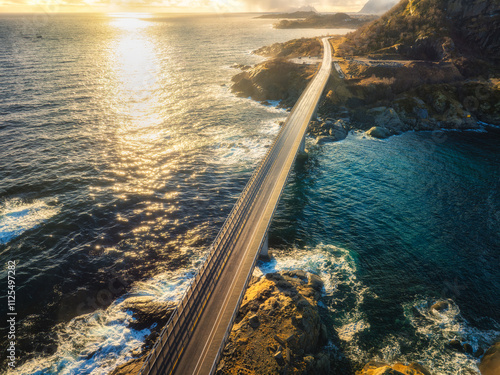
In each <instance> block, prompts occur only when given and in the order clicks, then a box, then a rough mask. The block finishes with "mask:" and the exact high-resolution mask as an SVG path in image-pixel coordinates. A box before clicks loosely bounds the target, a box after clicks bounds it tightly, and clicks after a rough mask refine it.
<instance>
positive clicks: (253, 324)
mask: <svg viewBox="0 0 500 375" xmlns="http://www.w3.org/2000/svg"><path fill="white" fill-rule="evenodd" d="M248 324H250V327H252V328H257V327H258V326H259V324H260V322H259V317H258V316H257V315H252V316H251V317H250V318H249V319H248Z"/></svg>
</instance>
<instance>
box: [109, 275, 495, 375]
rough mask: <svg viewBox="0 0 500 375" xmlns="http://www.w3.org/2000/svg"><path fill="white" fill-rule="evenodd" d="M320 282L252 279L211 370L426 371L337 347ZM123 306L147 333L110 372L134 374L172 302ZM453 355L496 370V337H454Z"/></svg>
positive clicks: (443, 304) (229, 373) (441, 307)
mask: <svg viewBox="0 0 500 375" xmlns="http://www.w3.org/2000/svg"><path fill="white" fill-rule="evenodd" d="M323 294H324V286H323V281H322V279H321V278H320V277H319V276H318V275H316V274H313V273H309V272H305V271H302V270H293V271H281V272H276V273H269V274H266V275H264V276H261V277H255V276H254V277H252V280H251V282H250V283H249V286H248V288H247V290H246V292H245V296H244V298H243V301H242V304H241V306H240V308H239V311H238V314H237V316H236V319H235V322H234V325H233V327H232V329H231V333H230V335H229V338H228V340H227V342H226V345H225V347H224V351H223V353H222V356H221V358H220V361H219V364H218V367H217V372H216V374H217V375H240V374H245V375H246V374H255V375H282V374H287V375H293V374H295V375H329V374H341V375H354V374H355V375H432V373H431V372H430V371H429V370H428V369H426V368H424V367H423V366H422V365H420V364H418V363H409V364H403V363H392V364H389V363H384V362H378V361H371V362H368V363H367V364H365V365H364V366H363V365H360V364H359V363H352V361H351V360H349V359H347V358H346V357H345V356H344V355H343V353H342V351H341V349H340V348H341V347H342V344H341V342H340V339H339V338H338V336H337V334H336V331H335V327H333V326H332V325H331V324H329V323H328V318H327V315H328V311H327V309H326V308H324V307H320V306H321V299H322V298H323ZM124 304H125V305H124V306H125V308H127V309H128V310H129V311H131V312H132V313H133V315H134V318H135V320H134V321H133V322H132V323H131V328H133V329H136V330H142V329H144V328H149V329H150V330H151V334H150V335H149V336H148V337H147V339H146V342H145V343H144V345H143V346H142V348H140V349H139V350H137V351H136V352H134V353H131V355H132V357H133V358H132V359H131V360H129V361H128V362H127V363H125V364H123V365H121V366H119V367H117V368H116V369H115V370H114V371H112V372H111V373H110V375H128V374H137V373H138V372H139V370H140V368H141V367H142V365H143V363H144V360H145V359H146V357H147V355H148V354H149V351H150V350H151V348H152V347H153V345H154V343H155V340H156V339H157V337H158V335H159V333H160V332H161V329H162V328H163V326H164V325H165V324H166V323H167V321H168V318H169V317H170V315H171V313H172V311H173V308H174V306H173V305H172V304H171V303H158V302H154V301H153V300H152V298H150V297H131V298H129V299H128V300H126V301H124ZM448 308H449V304H448V302H447V301H438V302H436V303H434V304H432V305H429V309H430V310H431V311H435V312H436V313H439V312H443V311H446V310H447V309H448ZM449 347H450V348H451V349H453V350H456V351H457V352H461V353H469V354H470V355H474V356H475V357H477V358H481V361H480V363H479V365H478V367H479V369H480V371H481V374H482V375H497V374H498V371H499V369H500V342H497V343H496V344H494V345H493V346H492V347H491V348H489V349H488V350H487V351H486V352H485V351H484V350H482V349H479V350H478V352H477V353H472V351H471V350H472V347H470V345H469V344H467V343H461V342H460V341H458V340H452V341H450V343H449Z"/></svg>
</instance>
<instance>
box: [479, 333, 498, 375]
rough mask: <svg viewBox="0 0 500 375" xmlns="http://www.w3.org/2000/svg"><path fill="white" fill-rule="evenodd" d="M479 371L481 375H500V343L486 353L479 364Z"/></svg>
mask: <svg viewBox="0 0 500 375" xmlns="http://www.w3.org/2000/svg"><path fill="white" fill-rule="evenodd" d="M479 370H480V371H481V374H482V375H498V374H500V341H499V342H497V343H496V344H494V345H493V346H492V347H491V348H489V349H488V350H487V351H486V353H485V354H484V357H483V359H482V360H481V363H480V364H479Z"/></svg>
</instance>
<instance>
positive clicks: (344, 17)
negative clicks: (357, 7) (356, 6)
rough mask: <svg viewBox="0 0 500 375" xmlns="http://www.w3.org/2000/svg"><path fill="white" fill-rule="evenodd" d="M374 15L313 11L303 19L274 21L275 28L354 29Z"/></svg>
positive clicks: (371, 19) (370, 19)
mask: <svg viewBox="0 0 500 375" xmlns="http://www.w3.org/2000/svg"><path fill="white" fill-rule="evenodd" d="M376 18H377V17H376V16H369V15H352V16H349V15H348V14H346V13H336V14H318V13H314V14H311V15H309V16H307V17H306V18H303V19H294V20H289V19H283V20H281V21H279V22H278V23H276V24H275V25H274V27H275V28H276V29H305V28H310V29H334V28H347V29H356V28H358V27H359V26H361V25H364V24H366V23H368V22H371V21H373V20H374V19H376Z"/></svg>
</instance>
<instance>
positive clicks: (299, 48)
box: [253, 38, 323, 58]
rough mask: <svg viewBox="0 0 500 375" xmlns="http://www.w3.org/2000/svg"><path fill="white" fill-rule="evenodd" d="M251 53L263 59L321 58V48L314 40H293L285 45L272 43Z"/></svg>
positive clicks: (318, 42) (317, 41)
mask: <svg viewBox="0 0 500 375" xmlns="http://www.w3.org/2000/svg"><path fill="white" fill-rule="evenodd" d="M253 53H255V54H256V55H260V56H265V57H284V58H293V57H307V56H321V54H322V53H323V46H322V44H321V43H320V41H319V40H318V39H316V38H301V39H293V40H290V41H288V42H285V43H274V44H272V45H270V46H265V47H262V48H259V49H258V50H255V51H254V52H253Z"/></svg>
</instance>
